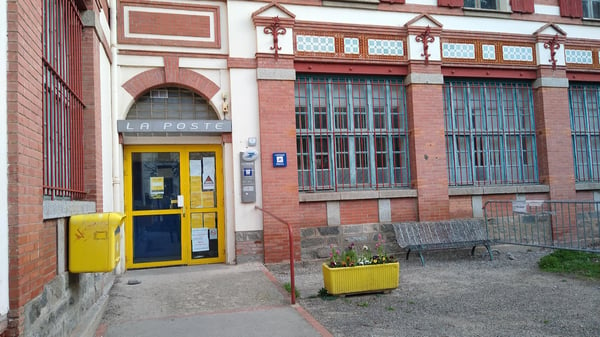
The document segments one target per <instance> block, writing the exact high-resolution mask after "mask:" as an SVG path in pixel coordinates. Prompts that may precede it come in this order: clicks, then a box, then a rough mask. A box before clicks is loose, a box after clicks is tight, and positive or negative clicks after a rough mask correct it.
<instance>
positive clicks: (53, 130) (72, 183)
mask: <svg viewBox="0 0 600 337" xmlns="http://www.w3.org/2000/svg"><path fill="white" fill-rule="evenodd" d="M43 25H44V26H43V43H44V45H43V48H44V49H43V60H42V61H43V123H44V144H43V146H44V196H46V197H49V198H51V199H57V198H59V199H82V198H83V196H84V194H85V192H84V179H83V177H84V174H83V169H84V168H83V107H84V104H83V101H82V88H83V84H82V83H83V82H82V62H81V42H82V32H83V25H82V23H81V19H80V17H79V11H78V9H77V6H76V5H75V3H74V1H72V0H44V1H43Z"/></svg>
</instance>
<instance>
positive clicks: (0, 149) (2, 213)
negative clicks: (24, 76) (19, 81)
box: [0, 0, 9, 318]
mask: <svg viewBox="0 0 600 337" xmlns="http://www.w3.org/2000/svg"><path fill="white" fill-rule="evenodd" d="M7 51H8V39H7V21H6V0H0V93H3V95H2V97H4V99H2V100H0V186H4V190H3V191H1V192H0V318H1V317H4V316H6V314H7V313H8V308H9V307H8V188H7V186H8V176H7V174H8V158H7V157H8V156H7V151H8V148H7V137H8V135H7V131H8V129H7V102H6V90H7V87H6V80H7V77H6V76H7V69H6V62H7Z"/></svg>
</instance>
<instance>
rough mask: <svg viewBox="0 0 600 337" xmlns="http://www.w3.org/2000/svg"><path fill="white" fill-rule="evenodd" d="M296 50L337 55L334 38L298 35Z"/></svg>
mask: <svg viewBox="0 0 600 337" xmlns="http://www.w3.org/2000/svg"><path fill="white" fill-rule="evenodd" d="M296 50H297V51H301V52H312V53H335V38H334V37H333V36H315V35H296Z"/></svg>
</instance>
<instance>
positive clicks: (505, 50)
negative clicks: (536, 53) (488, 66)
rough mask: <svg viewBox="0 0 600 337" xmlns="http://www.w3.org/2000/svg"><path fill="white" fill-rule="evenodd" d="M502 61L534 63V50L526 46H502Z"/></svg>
mask: <svg viewBox="0 0 600 337" xmlns="http://www.w3.org/2000/svg"><path fill="white" fill-rule="evenodd" d="M502 59H504V60H505V61H521V62H531V61H533V48H532V47H525V46H511V45H503V46H502Z"/></svg>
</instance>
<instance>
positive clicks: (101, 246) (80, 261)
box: [69, 212, 125, 273]
mask: <svg viewBox="0 0 600 337" xmlns="http://www.w3.org/2000/svg"><path fill="white" fill-rule="evenodd" d="M123 220H125V215H124V214H122V213H117V212H107V213H92V214H79V215H73V216H71V219H70V220H69V271H70V272H71V273H96V272H110V271H112V270H114V269H115V267H116V266H117V263H119V260H120V258H121V250H120V247H121V227H122V226H121V224H122V223H123Z"/></svg>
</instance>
